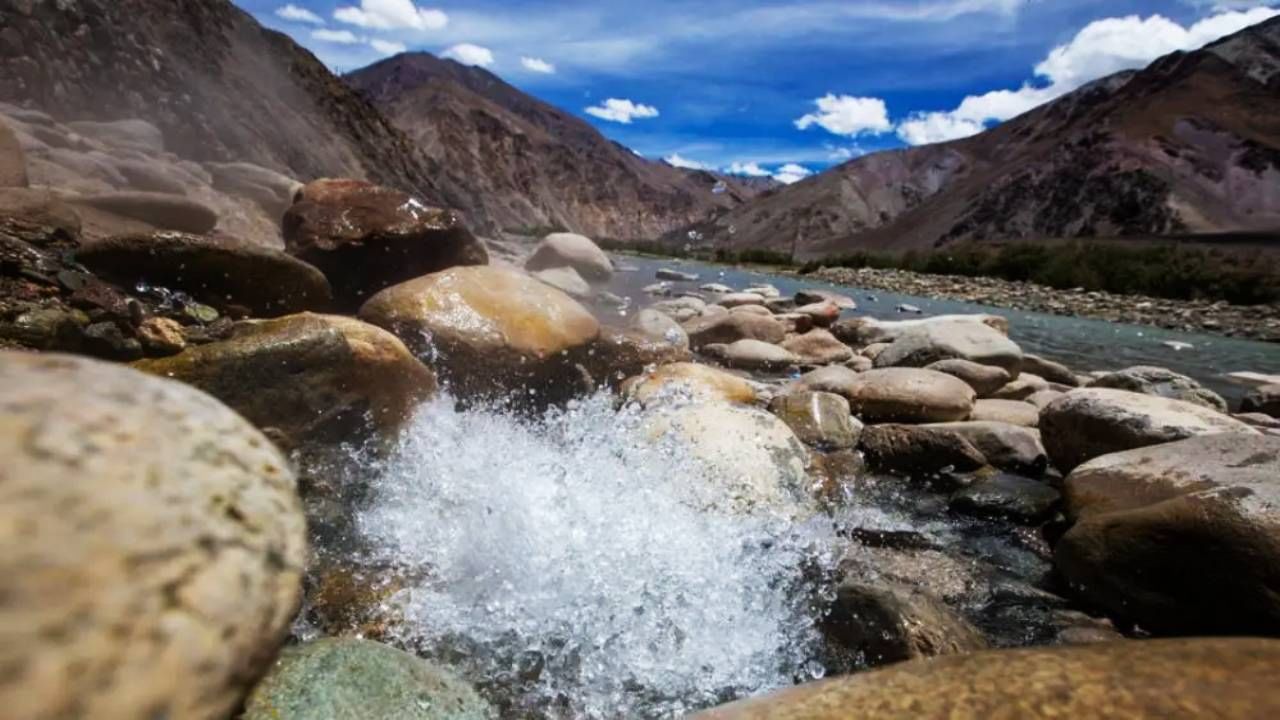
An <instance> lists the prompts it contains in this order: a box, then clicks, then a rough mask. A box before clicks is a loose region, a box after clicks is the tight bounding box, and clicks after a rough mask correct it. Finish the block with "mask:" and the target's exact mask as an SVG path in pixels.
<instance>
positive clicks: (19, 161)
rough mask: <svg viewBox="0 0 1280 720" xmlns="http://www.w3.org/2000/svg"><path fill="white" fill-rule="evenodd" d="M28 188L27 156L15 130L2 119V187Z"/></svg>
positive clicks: (0, 178) (0, 168) (0, 145)
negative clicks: (14, 132)
mask: <svg viewBox="0 0 1280 720" xmlns="http://www.w3.org/2000/svg"><path fill="white" fill-rule="evenodd" d="M26 186H27V156H26V154H25V153H23V151H22V145H21V144H20V143H19V142H18V137H17V136H16V135H14V134H13V130H12V129H11V128H10V127H9V124H8V123H6V122H5V121H4V120H3V119H0V187H26Z"/></svg>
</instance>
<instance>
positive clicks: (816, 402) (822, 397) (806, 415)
mask: <svg viewBox="0 0 1280 720" xmlns="http://www.w3.org/2000/svg"><path fill="white" fill-rule="evenodd" d="M769 412H771V413H773V414H774V415H777V416H778V417H779V418H782V421H783V422H785V423H786V424H787V426H788V427H790V428H791V430H792V431H793V432H794V433H795V434H796V437H798V438H800V441H801V442H803V443H805V444H807V445H812V446H814V447H820V448H824V449H829V450H847V449H849V448H852V447H856V446H857V444H858V438H859V437H860V436H861V435H862V423H860V422H858V421H857V420H854V419H853V417H852V416H851V415H850V414H849V401H848V400H845V399H844V398H842V397H840V396H839V395H835V394H833V393H826V392H812V391H802V392H795V393H788V394H785V395H779V396H778V397H775V398H774V399H773V400H772V401H771V402H770V403H769Z"/></svg>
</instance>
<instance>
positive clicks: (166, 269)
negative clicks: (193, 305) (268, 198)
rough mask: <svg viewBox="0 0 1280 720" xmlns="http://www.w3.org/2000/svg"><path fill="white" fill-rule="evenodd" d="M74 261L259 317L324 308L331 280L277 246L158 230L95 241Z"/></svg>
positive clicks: (125, 282) (329, 298)
mask: <svg viewBox="0 0 1280 720" xmlns="http://www.w3.org/2000/svg"><path fill="white" fill-rule="evenodd" d="M76 259H77V260H79V261H80V262H81V263H84V265H85V266H86V267H88V268H89V269H91V270H93V271H94V272H96V273H98V274H99V275H101V276H104V277H107V278H110V279H112V280H114V281H117V282H119V283H121V284H123V285H125V286H128V287H132V286H134V285H136V284H137V283H140V282H141V283H146V284H147V285H152V286H160V287H165V288H168V289H170V290H181V291H183V292H185V293H187V294H188V295H190V296H192V297H193V298H195V299H196V300H198V301H200V302H202V303H204V304H206V305H210V306H212V307H215V308H218V309H220V310H226V309H228V308H241V310H242V311H243V312H247V313H248V314H250V315H253V316H255V317H277V316H280V315H288V314H290V313H297V312H303V311H306V310H325V309H326V308H327V306H328V305H329V303H330V302H331V301H332V293H331V291H330V289H329V282H328V281H327V280H326V279H325V277H324V274H323V273H321V272H320V271H319V270H317V269H316V268H314V267H312V266H310V265H308V264H306V263H304V262H302V261H301V260H298V259H297V258H294V257H292V256H290V255H286V254H284V253H282V252H279V251H277V250H271V249H268V248H264V247H261V246H257V245H251V244H249V243H242V242H239V241H236V240H232V239H228V238H214V237H208V236H204V235H190V234H187V233H179V232H156V233H151V234H149V235H123V236H117V237H113V238H109V239H107V240H102V241H99V242H96V243H92V244H90V245H88V246H86V247H82V248H81V249H80V250H78V251H77V252H76Z"/></svg>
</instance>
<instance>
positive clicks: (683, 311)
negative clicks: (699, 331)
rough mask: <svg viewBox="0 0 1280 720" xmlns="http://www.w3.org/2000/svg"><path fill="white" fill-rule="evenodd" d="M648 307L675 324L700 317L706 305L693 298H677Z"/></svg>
mask: <svg viewBox="0 0 1280 720" xmlns="http://www.w3.org/2000/svg"><path fill="white" fill-rule="evenodd" d="M650 307H651V308H652V309H654V310H657V311H658V312H660V313H662V314H663V315H666V316H668V317H670V318H671V319H672V320H675V321H676V322H685V321H686V320H692V319H693V318H696V317H698V316H700V315H702V313H703V312H704V311H705V310H706V309H707V303H706V301H704V300H700V299H698V298H695V297H678V298H672V299H671V300H662V301H659V302H656V303H654V304H653V305H651V306H650Z"/></svg>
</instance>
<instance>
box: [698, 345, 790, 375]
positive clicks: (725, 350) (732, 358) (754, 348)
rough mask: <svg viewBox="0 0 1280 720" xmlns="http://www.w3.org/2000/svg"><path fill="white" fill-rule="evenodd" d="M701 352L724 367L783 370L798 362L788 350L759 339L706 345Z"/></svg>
mask: <svg viewBox="0 0 1280 720" xmlns="http://www.w3.org/2000/svg"><path fill="white" fill-rule="evenodd" d="M702 352H703V353H704V354H705V355H707V356H708V357H712V358H715V359H716V360H718V361H720V362H721V363H723V364H724V365H725V366H726V367H731V368H737V369H739V370H761V371H773V370H785V369H786V368H789V367H791V366H793V365H796V364H798V363H799V362H800V358H798V357H796V356H795V355H794V354H793V353H791V352H790V351H788V350H786V349H784V348H781V347H778V346H777V345H772V344H770V343H766V342H760V341H759V340H738V341H737V342H733V343H729V344H728V345H720V344H715V345H707V346H705V347H703V348H702Z"/></svg>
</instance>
